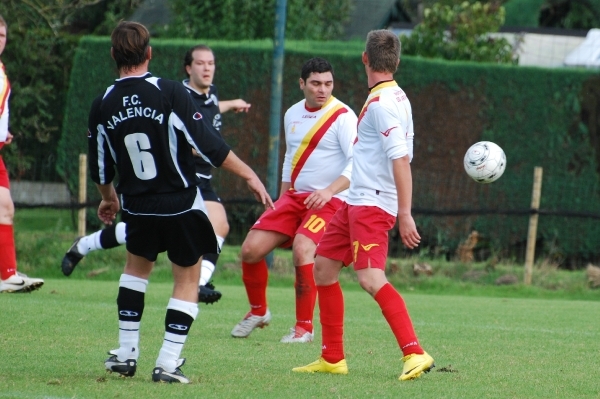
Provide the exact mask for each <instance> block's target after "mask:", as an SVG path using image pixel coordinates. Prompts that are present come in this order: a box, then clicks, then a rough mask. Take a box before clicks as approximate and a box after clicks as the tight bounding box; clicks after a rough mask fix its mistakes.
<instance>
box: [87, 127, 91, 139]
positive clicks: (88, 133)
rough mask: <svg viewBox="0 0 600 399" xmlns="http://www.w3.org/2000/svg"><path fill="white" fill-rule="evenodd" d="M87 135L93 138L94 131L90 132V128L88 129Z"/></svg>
mask: <svg viewBox="0 0 600 399" xmlns="http://www.w3.org/2000/svg"><path fill="white" fill-rule="evenodd" d="M87 136H88V139H90V138H92V132H90V130H89V129H88V131H87Z"/></svg>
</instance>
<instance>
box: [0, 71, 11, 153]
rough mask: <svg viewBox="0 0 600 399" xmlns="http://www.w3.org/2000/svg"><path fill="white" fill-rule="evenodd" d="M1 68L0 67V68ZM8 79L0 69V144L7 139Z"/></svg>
mask: <svg viewBox="0 0 600 399" xmlns="http://www.w3.org/2000/svg"><path fill="white" fill-rule="evenodd" d="M0 65H1V64H0ZM0 68H1V66H0ZM7 90H8V78H7V77H6V75H5V74H4V73H3V72H2V69H0V101H1V102H2V103H0V143H4V142H5V141H6V138H7V137H8V113H9V112H8V93H6V91H7Z"/></svg>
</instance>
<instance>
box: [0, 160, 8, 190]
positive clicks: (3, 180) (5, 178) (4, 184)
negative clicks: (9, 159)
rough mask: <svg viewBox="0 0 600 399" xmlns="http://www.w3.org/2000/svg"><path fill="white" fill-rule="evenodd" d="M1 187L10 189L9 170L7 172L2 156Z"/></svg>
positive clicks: (0, 165)
mask: <svg viewBox="0 0 600 399" xmlns="http://www.w3.org/2000/svg"><path fill="white" fill-rule="evenodd" d="M0 187H6V188H8V189H10V184H9V182H8V170H6V166H5V165H4V160H3V159H2V156H0Z"/></svg>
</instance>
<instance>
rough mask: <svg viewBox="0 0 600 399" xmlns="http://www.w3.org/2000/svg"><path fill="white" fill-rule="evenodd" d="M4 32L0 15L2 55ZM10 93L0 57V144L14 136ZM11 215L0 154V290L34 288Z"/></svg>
mask: <svg viewBox="0 0 600 399" xmlns="http://www.w3.org/2000/svg"><path fill="white" fill-rule="evenodd" d="M6 33H7V25H6V21H5V20H4V18H2V16H1V15H0V55H2V52H3V51H4V46H5V45H6ZM9 96H10V83H9V81H8V77H7V76H6V70H5V69H4V64H2V61H0V148H2V147H3V146H4V145H5V144H10V143H11V141H12V138H13V136H12V134H10V131H9V129H8V97H9ZM14 215H15V207H14V204H13V202H12V198H11V196H10V183H9V181H8V171H7V170H6V166H5V165H4V161H3V160H2V157H1V156H0V279H1V281H0V293H2V292H28V291H33V290H37V289H38V288H40V287H41V286H42V285H43V284H44V280H42V279H40V278H31V277H27V276H25V275H24V274H21V273H17V258H16V253H15V234H14V229H13V217H14Z"/></svg>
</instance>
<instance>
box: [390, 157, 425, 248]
mask: <svg viewBox="0 0 600 399" xmlns="http://www.w3.org/2000/svg"><path fill="white" fill-rule="evenodd" d="M392 167H393V171H394V182H395V183H396V191H397V192H398V228H399V230H400V238H401V239H402V243H403V244H404V245H406V247H407V248H410V249H413V248H416V247H417V246H418V245H419V243H420V242H421V236H420V235H419V233H418V232H417V226H416V224H415V220H414V219H413V217H412V215H411V206H412V173H411V170H410V161H409V159H408V155H405V156H403V157H402V158H397V159H394V160H393V161H392Z"/></svg>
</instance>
